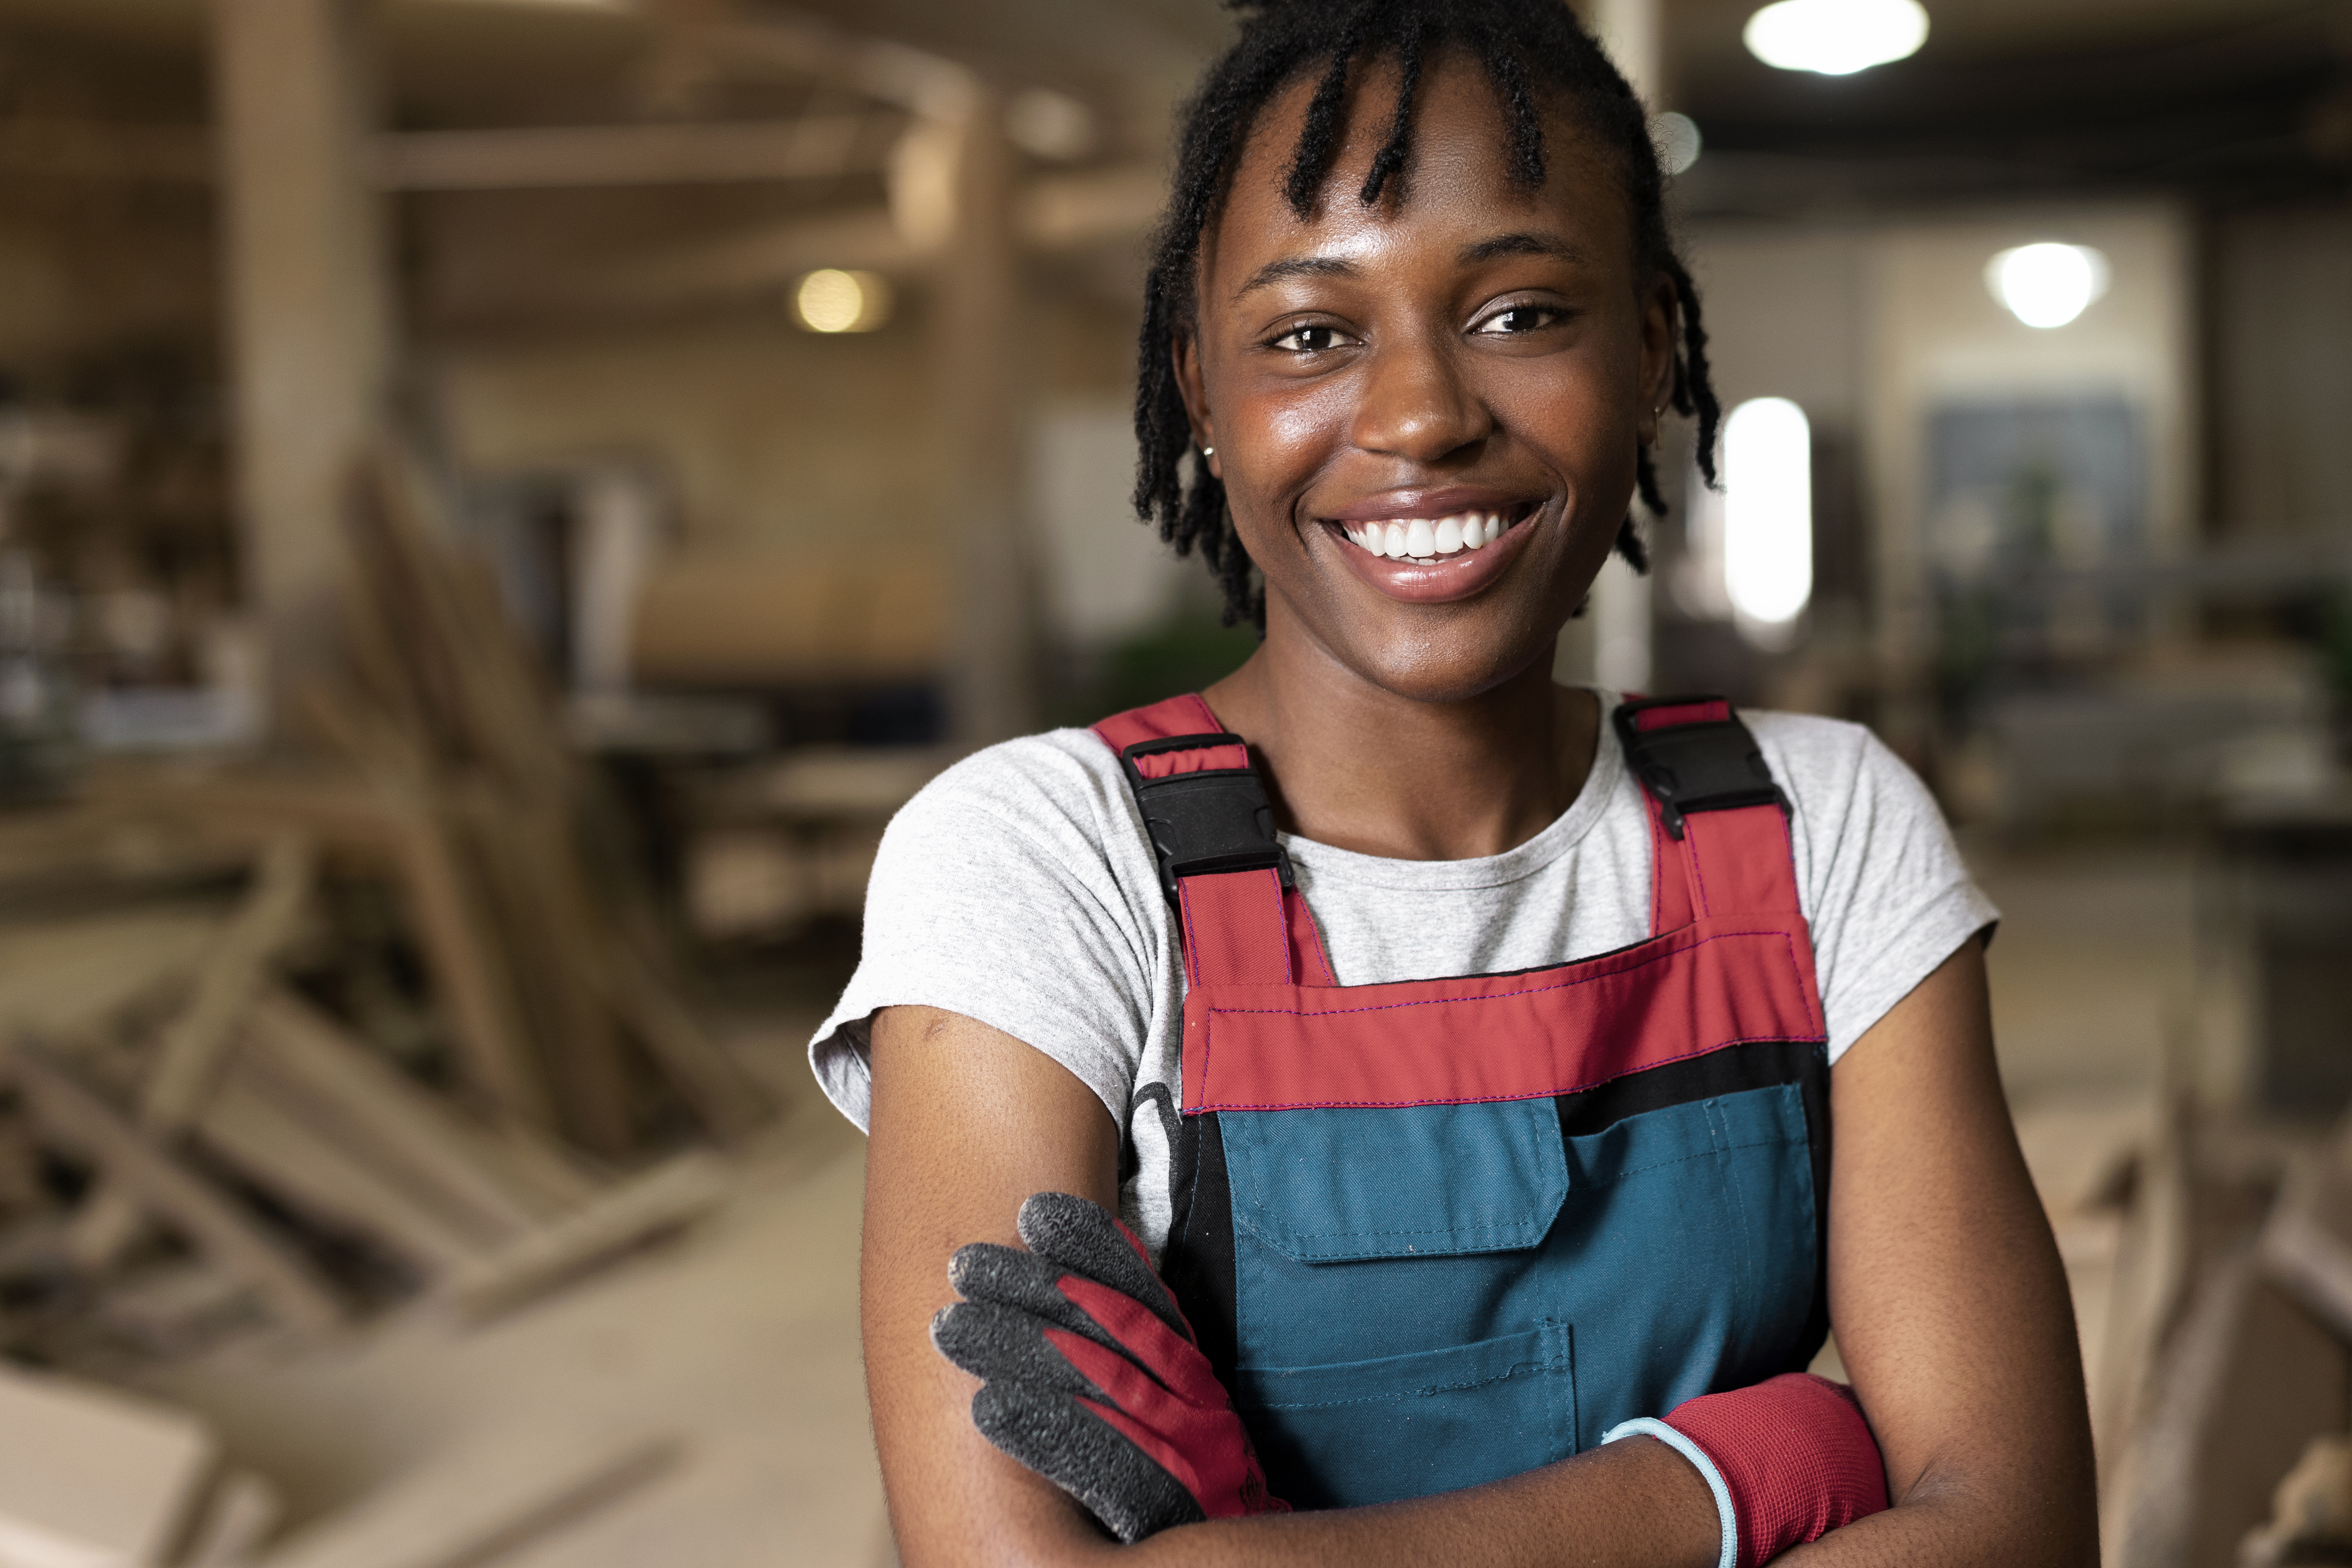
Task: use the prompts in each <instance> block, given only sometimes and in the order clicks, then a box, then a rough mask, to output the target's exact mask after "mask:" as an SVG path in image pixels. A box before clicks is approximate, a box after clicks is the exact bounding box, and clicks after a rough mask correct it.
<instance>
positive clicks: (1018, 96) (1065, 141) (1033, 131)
mask: <svg viewBox="0 0 2352 1568" xmlns="http://www.w3.org/2000/svg"><path fill="white" fill-rule="evenodd" d="M1095 130H1096V127H1095V113H1094V110H1091V109H1088V108H1087V106H1086V105H1085V104H1083V103H1080V102H1079V101H1078V100H1076V99H1075V98H1072V97H1071V96H1070V95H1069V94H1067V93H1066V92H1055V91H1054V90H1053V89H1050V88H1043V87H1033V88H1031V89H1029V90H1028V91H1026V92H1017V93H1014V94H1013V100H1012V101H1011V102H1009V103H1007V104H1006V105H1005V106H1004V133H1005V134H1006V135H1007V136H1009V137H1011V138H1012V139H1013V145H1014V146H1016V147H1018V148H1020V149H1021V150H1022V151H1023V152H1024V153H1030V154H1032V155H1033V156H1035V157H1039V158H1045V159H1048V160H1050V161H1052V162H1054V163H1072V162H1074V161H1076V160H1077V159H1079V158H1083V157H1085V156H1086V155H1087V153H1091V152H1093V151H1094V150H1095Z"/></svg>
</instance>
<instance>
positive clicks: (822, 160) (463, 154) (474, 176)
mask: <svg viewBox="0 0 2352 1568" xmlns="http://www.w3.org/2000/svg"><path fill="white" fill-rule="evenodd" d="M898 124H899V117H898V116H897V115H895V114H867V113H851V114H811V115H805V116H803V117H802V118H801V119H798V120H781V121H744V122H740V123H735V124H724V123H721V124H673V125H582V126H570V127H560V128H556V127H550V128H532V129H529V130H513V131H408V132H393V133H387V134H384V135H381V136H378V137H377V138H376V139H375V142H374V144H373V150H372V158H373V174H374V176H375V181H376V184H378V185H379V186H381V187H382V188H383V189H385V190H392V191H491V190H527V189H544V188H559V187H567V186H600V185H604V186H609V185H698V184H741V183H745V182H754V181H771V180H811V179H830V178H833V177H835V176H837V175H841V174H866V173H871V172H872V171H874V170H877V169H879V168H880V167H882V165H883V163H884V160H885V159H886V158H887V155H888V153H889V150H890V144H891V142H893V141H894V140H895V139H896V132H897V130H898ZM0 153H5V143H0Z"/></svg>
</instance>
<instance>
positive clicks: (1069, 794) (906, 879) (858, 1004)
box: [809, 737, 1166, 1128]
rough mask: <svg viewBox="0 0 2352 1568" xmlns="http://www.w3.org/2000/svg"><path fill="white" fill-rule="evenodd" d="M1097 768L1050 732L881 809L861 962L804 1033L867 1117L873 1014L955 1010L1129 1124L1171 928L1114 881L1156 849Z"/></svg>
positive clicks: (833, 1088)
mask: <svg viewBox="0 0 2352 1568" xmlns="http://www.w3.org/2000/svg"><path fill="white" fill-rule="evenodd" d="M1105 772H1106V770H1097V769H1092V768H1088V767H1087V766H1085V765H1084V764H1083V763H1080V762H1079V760H1078V759H1077V757H1076V756H1075V755H1073V754H1072V753H1071V752H1070V751H1069V750H1068V749H1066V748H1065V747H1063V746H1060V745H1057V744H1055V742H1054V741H1053V739H1052V738H1051V737H1041V738H1033V739H1029V740H1024V741H1015V742H1008V743H1007V744H1005V745H1002V746H996V747H992V748H990V749H989V750H988V751H986V752H981V753H979V754H977V755H975V756H973V757H971V758H969V759H967V760H966V761H964V762H962V763H959V764H958V765H957V766H956V767H954V768H952V769H950V770H949V771H948V772H947V773H942V774H941V775H940V777H939V778H938V779H935V780H934V781H932V783H931V784H929V785H928V786H927V787H926V788H925V789H924V790H923V791H922V793H921V794H919V795H917V796H916V797H915V798H914V799H913V800H912V801H910V802H908V804H907V805H906V806H905V807H904V808H903V809H902V810H900V811H899V813H898V816H896V817H894V818H893V819H892V820H891V823H890V826H889V828H888V829H887V831H886V832H885V833H884V834H883V836H882V844H881V848H880V850H879V851H878V852H877V855H876V857H875V861H874V872H873V876H872V878H871V879H870V880H869V881H868V883H867V885H866V925H865V935H864V942H863V948H862V952H861V954H860V958H859V962H858V965H857V971H856V974H854V975H853V976H852V977H851V979H850V982H849V985H848V987H847V989H846V990H845V991H844V992H843V994H842V997H841V1001H840V1002H839V1003H838V1004H837V1005H835V1009H834V1012H833V1015H832V1016H830V1017H828V1018H827V1019H826V1020H825V1022H824V1026H822V1027H821V1028H819V1029H818V1031H817V1034H816V1037H815V1038H814V1040H813V1041H812V1042H811V1044H810V1047H809V1059H810V1065H811V1066H812V1067H813V1068H814V1069H815V1072H816V1077H817V1081H818V1083H819V1084H820V1085H821V1086H822V1087H823V1088H824V1092H825V1095H826V1096H827V1098H829V1099H830V1100H832V1101H833V1103H834V1104H835V1106H836V1107H838V1108H839V1109H840V1110H841V1111H842V1113H843V1114H844V1115H845V1116H847V1117H848V1118H849V1119H850V1120H851V1121H855V1122H856V1123H857V1125H858V1126H859V1127H860V1128H864V1127H865V1126H866V1120H867V1115H868V1111H869V1109H870V1105H871V1100H872V1094H871V1073H870V1068H869V1059H870V1058H869V1051H870V1045H869V1040H870V1036H869V1030H870V1028H871V1025H872V1020H873V1016H874V1014H875V1012H876V1011H877V1010H878V1009H880V1008H884V1007H894V1006H928V1007H939V1008H943V1009H945V1010H947V1011H949V1012H951V1013H961V1014H962V1015H964V1016H966V1017H969V1018H974V1019H977V1020H979V1021H980V1022H981V1023H983V1024H986V1025H988V1026H991V1027H992V1028H996V1029H1001V1030H1003V1032H1004V1033H1006V1034H1008V1035H1011V1036H1013V1037H1014V1038H1016V1039H1019V1040H1022V1041H1024V1042H1026V1043H1027V1044H1028V1045H1030V1046H1033V1047H1035V1048H1036V1049H1038V1050H1040V1051H1043V1052H1044V1053H1045V1055H1046V1056H1048V1057H1051V1058H1053V1059H1054V1060H1055V1061H1057V1062H1059V1063H1061V1064H1062V1066H1064V1067H1066V1068H1069V1070H1070V1071H1071V1072H1072V1073H1074V1074H1076V1076H1077V1078H1078V1079H1080V1080H1081V1081H1082V1082H1084V1083H1085V1084H1086V1085H1087V1088H1089V1089H1093V1090H1094V1091H1095V1093H1096V1094H1097V1096H1099V1097H1100V1098H1101V1100H1102V1102H1103V1104H1104V1105H1105V1107H1106V1108H1108V1110H1110V1112H1111V1114H1112V1115H1113V1117H1115V1118H1117V1119H1118V1121H1120V1122H1121V1124H1122V1125H1124V1123H1125V1121H1126V1116H1127V1107H1128V1102H1129V1096H1130V1094H1131V1093H1132V1092H1133V1089H1134V1082H1135V1076H1136V1070H1137V1066H1138V1064H1139V1061H1140V1060H1141V1058H1142V1050H1143V1042H1144V1039H1145V1037H1146V1033H1147V1030H1148V1027H1149V1025H1150V1016H1151V1013H1152V1009H1153V1006H1154V994H1153V984H1152V979H1151V977H1152V975H1153V973H1154V972H1155V964H1156V961H1157V949H1158V946H1159V944H1160V943H1161V942H1164V941H1165V940H1166V935H1165V932H1164V931H1161V930H1157V929H1154V928H1153V921H1154V919H1155V918H1156V919H1157V920H1158V921H1159V922H1160V924H1163V925H1164V916H1163V915H1162V914H1161V911H1160V910H1159V909H1158V908H1157V907H1156V906H1157V904H1158V902H1159V900H1150V901H1149V902H1145V903H1142V904H1140V905H1139V903H1138V900H1135V899H1134V898H1133V896H1132V895H1131V892H1130V890H1129V888H1128V887H1127V886H1126V885H1125V881H1123V879H1126V880H1132V879H1133V878H1134V877H1135V876H1137V875H1139V874H1140V875H1144V876H1149V875H1150V861H1149V857H1148V852H1147V851H1146V850H1145V848H1144V847H1143V841H1142V836H1141V830H1140V828H1139V826H1136V825H1134V824H1133V823H1131V822H1130V821H1128V820H1126V815H1127V814H1126V812H1125V810H1124V809H1123V808H1124V806H1125V798H1124V795H1118V796H1116V797H1114V796H1113V795H1111V794H1110V793H1109V788H1107V787H1106V784H1107V783H1108V785H1109V786H1110V787H1117V780H1116V775H1115V774H1113V775H1110V776H1109V777H1108V780H1107V779H1106V777H1105V776H1104V773H1105ZM1122 836H1123V837H1122ZM1129 838H1131V839H1132V840H1133V841H1134V842H1133V843H1132V844H1131V845H1130V844H1129V843H1127V842H1126V841H1125V840H1126V839H1129ZM1130 859H1133V860H1139V861H1141V863H1142V869H1141V871H1140V872H1139V871H1138V869H1137V868H1136V867H1135V866H1132V865H1128V864H1126V862H1127V861H1128V860H1130Z"/></svg>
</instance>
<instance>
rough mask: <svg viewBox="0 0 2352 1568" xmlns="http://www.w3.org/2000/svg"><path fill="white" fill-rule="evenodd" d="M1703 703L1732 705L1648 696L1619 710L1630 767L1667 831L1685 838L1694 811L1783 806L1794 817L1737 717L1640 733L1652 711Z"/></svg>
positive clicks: (1620, 733)
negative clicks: (1636, 721)
mask: <svg viewBox="0 0 2352 1568" xmlns="http://www.w3.org/2000/svg"><path fill="white" fill-rule="evenodd" d="M1701 702H1722V703H1723V705H1724V709H1725V711H1727V712H1728V711H1729V710H1730V708H1731V704H1730V703H1728V702H1726V701H1725V700H1724V699H1722V698H1720V697H1643V698H1637V699H1634V700H1630V701H1626V702H1621V703H1619V704H1618V705H1617V711H1616V713H1615V715H1614V721H1615V723H1616V725H1617V740H1618V743H1619V744H1621V745H1622V746H1623V747H1624V748H1625V761H1626V763H1627V764H1628V765H1629V766H1631V767H1632V768H1633V776H1634V777H1636V778H1638V779H1640V780H1641V781H1642V787H1643V788H1644V789H1646V790H1648V791H1649V792H1650V794H1651V795H1652V796H1654V798H1655V799H1656V801H1657V803H1658V805H1659V813H1658V815H1659V816H1661V817H1662V818H1664V822H1665V825H1666V831H1667V832H1668V833H1671V834H1673V835H1674V836H1675V837H1676V838H1680V837H1682V836H1683V818H1684V817H1685V816H1688V815H1690V814H1691V813H1692V812H1694V811H1729V810H1732V809H1734V808H1735V807H1738V806H1743V805H1777V806H1779V807H1780V811H1781V814H1782V815H1783V816H1787V815H1789V814H1790V805H1789V797H1788V795H1786V794H1785V793H1783V792H1782V790H1781V788H1780V785H1779V784H1774V783H1773V782H1772V770H1771V768H1770V767H1769V766H1768V765H1766V763H1765V761H1764V753H1763V752H1762V751H1761V750H1759V748H1758V747H1757V744H1756V737H1755V736H1753V735H1751V734H1749V733H1748V726H1747V725H1745V724H1743V723H1741V722H1740V721H1739V720H1738V717H1737V716H1734V717H1732V718H1729V719H1710V720H1704V721H1700V722H1698V723H1695V724H1673V725H1669V726H1667V727H1666V728H1664V729H1660V730H1639V729H1636V728H1634V726H1633V716H1634V715H1635V714H1637V713H1641V712H1643V711H1644V710H1648V709H1652V708H1687V707H1690V706H1692V705H1694V704H1696V703H1701Z"/></svg>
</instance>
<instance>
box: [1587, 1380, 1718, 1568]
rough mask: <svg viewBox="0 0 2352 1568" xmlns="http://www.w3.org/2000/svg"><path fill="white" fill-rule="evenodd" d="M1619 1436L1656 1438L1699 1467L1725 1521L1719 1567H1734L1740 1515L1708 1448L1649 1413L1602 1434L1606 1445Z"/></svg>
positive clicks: (1716, 1506) (1716, 1510)
mask: <svg viewBox="0 0 2352 1568" xmlns="http://www.w3.org/2000/svg"><path fill="white" fill-rule="evenodd" d="M1620 1437H1655V1438H1656V1439H1657V1440H1658V1441H1659V1442H1661V1443H1664V1445H1665V1446H1666V1447H1669V1448H1672V1449H1673V1450H1674V1451H1675V1453H1677V1454H1680V1455H1681V1456H1682V1457H1683V1458H1685V1459H1688V1460H1689V1461H1690V1462H1691V1463H1692V1464H1694V1465H1696V1466H1697V1467H1698V1473H1699V1474H1700V1475H1702V1476H1704V1477H1706V1489H1707V1490H1709V1491H1711V1492H1713V1493H1714V1494H1715V1512H1716V1517H1717V1518H1718V1519H1720V1520H1721V1521H1723V1555H1722V1556H1720V1557H1718V1558H1717V1559H1716V1568H1732V1564H1734V1563H1738V1561H1739V1516H1738V1514H1736V1513H1734V1512H1732V1511H1731V1489H1730V1488H1729V1487H1727V1486H1725V1485H1724V1484H1723V1472H1722V1471H1721V1470H1718V1469H1717V1468H1715V1461H1714V1460H1713V1459H1710V1458H1707V1457H1706V1449H1704V1448H1702V1447H1699V1446H1698V1445H1697V1444H1696V1443H1694V1442H1692V1441H1691V1440H1690V1439H1689V1438H1688V1437H1685V1436H1683V1435H1682V1434H1681V1433H1679V1432H1677V1431H1675V1429H1674V1428H1673V1427H1671V1426H1667V1425H1666V1424H1665V1423H1664V1422H1663V1421H1660V1420H1657V1419H1655V1418H1654V1417H1652V1416H1648V1415H1637V1416H1635V1417H1634V1418H1633V1420H1631V1421H1620V1422H1619V1423H1617V1425H1616V1426H1612V1427H1611V1428H1609V1430H1608V1431H1606V1432H1603V1433H1602V1434H1601V1442H1602V1443H1603V1444H1609V1443H1614V1442H1615V1441H1616V1440H1617V1439H1618V1438H1620Z"/></svg>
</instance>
